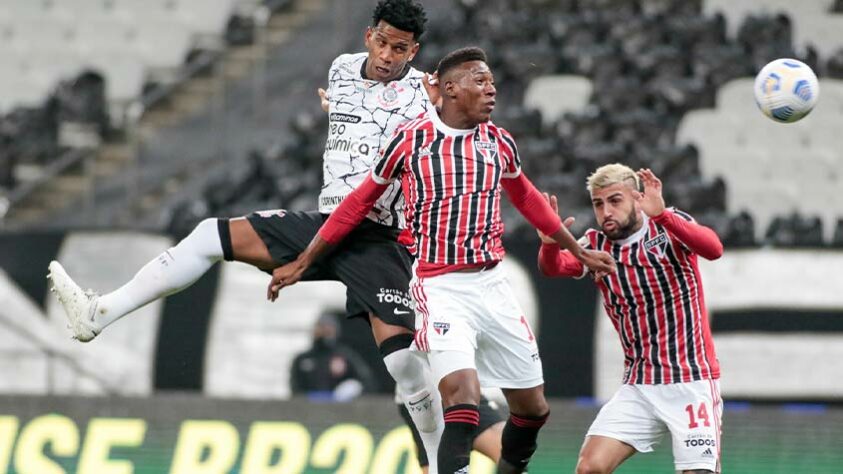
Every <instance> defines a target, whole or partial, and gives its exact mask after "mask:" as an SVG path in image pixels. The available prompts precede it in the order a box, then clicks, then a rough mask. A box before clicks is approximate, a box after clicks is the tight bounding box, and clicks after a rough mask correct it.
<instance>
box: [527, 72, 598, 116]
mask: <svg viewBox="0 0 843 474" xmlns="http://www.w3.org/2000/svg"><path fill="white" fill-rule="evenodd" d="M592 89H593V87H592V85H591V81H589V80H588V78H585V77H581V76H567V75H560V76H542V77H537V78H536V79H533V81H532V82H530V85H529V86H527V91H526V92H525V94H524V106H525V107H527V108H528V109H538V110H539V112H541V114H542V121H543V122H544V124H545V125H548V124H551V123H555V122H556V121H557V120H559V119H560V118H561V117H562V115H563V114H565V112H575V111H578V110H581V109H582V108H583V107H585V106H586V104H588V101H589V99H590V98H591V93H592Z"/></svg>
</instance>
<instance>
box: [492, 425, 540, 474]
mask: <svg viewBox="0 0 843 474" xmlns="http://www.w3.org/2000/svg"><path fill="white" fill-rule="evenodd" d="M549 415H550V413H545V414H544V415H542V416H523V415H516V414H514V413H510V414H509V419H508V420H506V425H505V426H504V427H503V436H502V437H501V458H503V459H504V460H505V461H506V462H507V463H509V464H511V465H512V466H513V467H515V468H517V469H520V470H524V469H526V468H527V464H529V462H530V457H532V456H533V453H535V452H536V447H537V446H538V445H537V444H536V438H538V436H539V430H540V429H541V427H542V425H544V423H545V421H547V417H548V416H549Z"/></svg>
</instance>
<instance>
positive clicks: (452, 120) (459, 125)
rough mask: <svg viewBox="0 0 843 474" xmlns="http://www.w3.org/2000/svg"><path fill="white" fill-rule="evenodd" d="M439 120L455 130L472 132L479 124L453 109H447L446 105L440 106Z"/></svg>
mask: <svg viewBox="0 0 843 474" xmlns="http://www.w3.org/2000/svg"><path fill="white" fill-rule="evenodd" d="M439 120H441V121H442V123H444V124H445V125H447V126H449V127H451V128H454V129H457V130H472V129H474V128H475V127H477V125H479V122H476V121H474V120H472V119H471V118H470V117H468V116H467V115H465V114H464V113H462V112H460V111H459V110H457V109H456V108H455V107H448V104H447V103H446V104H443V105H442V110H441V111H440V112H439Z"/></svg>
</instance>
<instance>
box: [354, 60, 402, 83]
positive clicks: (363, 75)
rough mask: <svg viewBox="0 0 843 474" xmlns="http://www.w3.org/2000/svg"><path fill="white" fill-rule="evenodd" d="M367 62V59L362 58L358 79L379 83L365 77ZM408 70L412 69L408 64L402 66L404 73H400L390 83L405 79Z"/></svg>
mask: <svg viewBox="0 0 843 474" xmlns="http://www.w3.org/2000/svg"><path fill="white" fill-rule="evenodd" d="M368 62H369V58H363V64H361V65H360V77H361V78H363V80H364V81H372V82H380V81H376V80H374V79H369V78H368V77H366V63H368ZM410 69H412V67H411V66H410V63H407V64H405V65H404V71H403V72H402V73H401V75H400V76H398V77H396V78H395V79H393V80H392V81H400V80H401V79H404V78H405V77H407V74H409V73H410ZM392 81H389V82H392Z"/></svg>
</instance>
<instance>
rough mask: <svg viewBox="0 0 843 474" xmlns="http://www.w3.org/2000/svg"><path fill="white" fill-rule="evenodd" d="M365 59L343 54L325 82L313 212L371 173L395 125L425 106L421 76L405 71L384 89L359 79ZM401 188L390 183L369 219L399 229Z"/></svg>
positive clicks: (332, 205)
mask: <svg viewBox="0 0 843 474" xmlns="http://www.w3.org/2000/svg"><path fill="white" fill-rule="evenodd" d="M367 57H368V53H357V54H343V55H341V56H339V57H338V58H337V59H335V60H334V63H333V64H331V71H330V73H329V76H328V96H329V102H330V109H329V121H330V125H329V129H328V141H327V143H326V144H325V154H324V156H323V164H322V174H323V177H322V181H323V183H322V192H321V193H320V194H319V212H322V213H330V212H332V211H333V210H334V209H336V208H337V206H339V204H340V202H342V200H343V199H344V198H345V197H346V196H347V195H348V194H349V193H351V191H353V190H354V189H355V188H357V186H359V185H360V183H362V182H363V180H364V179H365V178H366V176H368V175H369V173H370V172H371V169H372V167H373V166H374V164H375V162H376V161H377V158H378V155H379V153H380V151H381V147H382V146H384V145H386V144H387V143H388V142H389V139H390V137H391V136H392V132H394V131H395V128H396V127H398V125H400V124H401V123H403V122H405V121H407V120H410V119H413V118H416V117H417V116H418V115H419V114H421V113H422V112H424V111H425V110H426V109H427V107H428V104H429V103H430V101H429V99H428V96H427V92H426V91H425V90H424V85H423V84H422V80H423V79H424V73H422V72H421V71H419V70H417V69H415V68H408V71H407V73H406V74H405V75H404V76H403V77H401V78H400V79H396V80H394V81H391V82H389V83H387V84H384V83H382V82H378V81H371V80H368V79H364V78H363V70H364V68H365V65H366V58H367ZM403 208H404V198H403V194H402V193H401V183H400V182H399V181H397V180H396V181H395V182H393V183H392V185H390V187H389V188H388V189H387V190H386V191H385V192H384V193H383V195H382V196H381V197H380V199H378V202H377V203H376V204H375V207H374V208H373V209H372V212H370V213H369V219H372V220H373V221H375V222H378V223H380V224H385V225H398V226H400V227H403V226H404V217H403Z"/></svg>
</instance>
